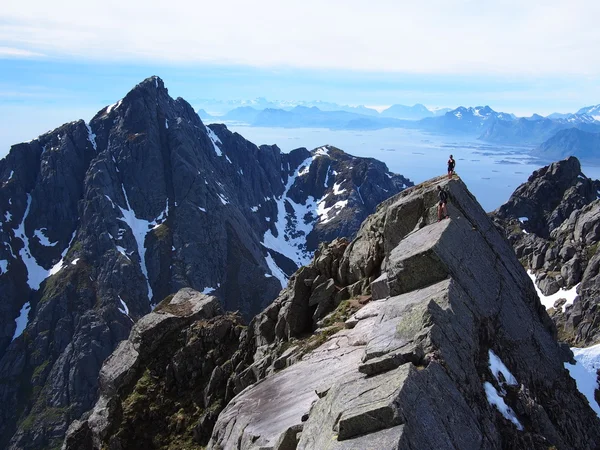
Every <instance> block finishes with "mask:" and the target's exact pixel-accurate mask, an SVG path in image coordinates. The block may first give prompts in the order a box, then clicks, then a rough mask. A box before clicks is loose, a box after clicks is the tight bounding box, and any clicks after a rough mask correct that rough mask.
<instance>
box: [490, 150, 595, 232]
mask: <svg viewBox="0 0 600 450" xmlns="http://www.w3.org/2000/svg"><path fill="white" fill-rule="evenodd" d="M599 188H600V186H598V184H597V182H594V181H593V180H590V179H589V178H587V177H586V176H585V175H583V174H582V173H581V164H580V163H579V160H578V159H577V158H575V157H569V158H567V159H565V160H563V161H558V162H555V163H552V164H550V165H549V166H546V167H543V168H542V169H539V170H537V171H534V172H533V173H532V174H531V176H530V177H529V179H528V180H527V182H525V183H523V184H522V185H521V186H519V187H518V188H517V189H516V190H515V192H514V193H513V194H512V195H511V197H510V199H509V200H508V202H506V203H505V204H504V205H502V206H501V207H500V208H499V210H498V212H497V216H498V217H500V218H502V219H508V218H513V219H517V218H522V220H523V221H524V222H525V224H524V227H525V230H526V231H528V232H532V233H534V234H536V235H538V236H541V237H548V236H549V235H550V233H551V232H552V230H554V229H555V228H557V227H558V226H559V225H560V224H562V223H563V222H564V221H565V220H566V219H567V218H568V217H569V216H570V214H571V213H572V212H573V211H574V210H576V209H579V208H581V207H583V206H585V205H587V204H588V203H590V202H592V201H593V200H596V198H598V189H599Z"/></svg>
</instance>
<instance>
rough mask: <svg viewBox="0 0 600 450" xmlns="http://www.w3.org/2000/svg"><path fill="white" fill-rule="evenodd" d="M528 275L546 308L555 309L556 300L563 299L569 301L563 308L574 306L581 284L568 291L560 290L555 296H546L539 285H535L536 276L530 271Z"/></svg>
mask: <svg viewBox="0 0 600 450" xmlns="http://www.w3.org/2000/svg"><path fill="white" fill-rule="evenodd" d="M527 275H529V278H531V281H533V286H534V287H535V292H537V295H538V297H539V298H540V301H541V302H542V305H544V307H545V308H546V309H548V308H554V302H556V300H558V299H561V298H564V299H566V300H567V302H566V303H565V304H564V305H563V306H568V305H572V304H573V301H574V300H575V297H577V287H578V286H579V284H577V285H576V286H573V287H572V288H571V289H568V290H565V289H559V290H558V292H556V293H555V294H552V295H544V294H543V293H542V291H541V290H540V288H538V286H537V284H536V283H535V274H534V273H533V271H531V270H528V271H527Z"/></svg>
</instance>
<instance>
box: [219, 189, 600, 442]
mask: <svg viewBox="0 0 600 450" xmlns="http://www.w3.org/2000/svg"><path fill="white" fill-rule="evenodd" d="M437 185H442V186H444V188H445V189H447V190H448V192H449V194H450V204H449V208H448V209H449V212H450V216H451V217H450V219H448V220H444V221H442V222H437V221H436V215H435V207H436V193H435V189H436V187H437ZM400 211H402V212H403V214H401V213H400ZM386 231H387V232H386ZM323 251H324V252H327V249H326V248H323ZM338 258H339V260H340V262H339V265H338V267H339V268H338V272H337V275H336V276H333V279H334V281H335V284H336V287H337V288H338V289H339V290H340V291H343V290H344V289H346V290H347V291H348V292H349V293H350V294H349V295H350V299H349V300H347V301H352V300H353V298H354V297H353V296H354V295H361V294H362V295H371V296H372V300H371V302H370V303H367V306H365V307H364V308H363V309H361V310H359V311H358V312H357V313H354V314H353V315H352V316H351V317H350V320H351V322H352V325H353V327H352V328H346V327H345V326H344V324H343V323H342V326H344V329H341V330H340V331H338V332H337V333H335V334H333V335H330V336H328V337H327V338H326V340H325V341H324V342H323V343H322V344H321V345H320V346H319V347H317V348H316V349H313V350H311V351H309V352H308V353H305V354H304V355H300V358H299V360H298V361H297V362H295V363H292V364H290V365H289V366H287V367H286V368H284V369H283V370H280V371H274V370H271V369H268V366H269V364H270V363H269V357H268V352H269V350H268V349H269V348H271V349H275V348H277V343H278V342H283V341H286V339H290V338H291V336H292V335H293V333H291V334H290V333H289V331H291V330H290V328H287V327H286V326H285V321H286V314H287V313H286V311H289V309H288V308H290V307H291V306H288V305H291V304H292V303H294V304H296V305H306V306H307V308H308V299H309V298H310V292H306V293H304V295H300V296H293V295H290V294H291V293H290V294H287V297H281V298H280V299H278V300H276V302H275V303H274V305H273V308H277V310H276V311H278V312H277V314H275V310H273V311H272V312H271V315H270V317H271V319H270V320H271V321H272V322H271V323H273V322H278V323H281V326H278V325H276V324H275V323H273V325H272V326H273V327H274V329H275V332H274V334H272V335H271V336H272V337H270V338H267V339H261V338H259V337H258V336H259V335H260V329H259V328H255V330H256V331H255V339H254V342H255V347H254V349H255V350H256V352H255V355H254V359H253V361H254V362H253V363H252V364H253V365H254V367H255V369H256V370H255V373H258V374H259V375H258V377H257V379H259V381H258V382H257V383H256V384H254V385H249V386H247V387H246V388H245V389H243V390H240V392H239V393H238V394H237V395H236V396H235V397H234V398H233V399H232V400H231V402H230V403H229V404H228V405H227V406H226V407H225V409H224V410H223V411H222V412H221V414H220V415H219V418H218V420H217V422H216V424H215V427H214V431H213V434H212V437H211V440H210V443H209V448H211V449H254V448H261V449H278V450H283V449H288V448H292V449H293V448H298V449H359V448H382V449H423V448H439V449H444V448H448V449H456V448H461V449H462V448H465V449H467V448H491V449H494V448H498V449H500V448H514V449H517V448H519V449H521V448H535V449H538V448H539V449H547V448H550V447H552V446H554V447H556V448H561V449H562V448H565V449H570V448H572V449H593V448H596V447H598V445H600V427H599V425H600V421H599V419H598V417H597V416H596V415H595V414H594V413H593V411H592V410H591V409H590V407H589V405H588V404H587V400H586V399H585V398H584V397H583V396H582V395H581V394H580V393H579V392H578V391H577V389H576V387H575V383H574V381H573V380H572V379H571V378H570V377H569V375H568V373H567V372H566V370H565V369H564V368H563V362H564V361H565V360H566V359H568V358H570V355H569V351H568V349H567V350H565V349H564V348H563V347H561V346H560V345H559V344H558V343H557V341H556V329H555V327H554V325H553V323H552V321H551V320H550V318H549V316H548V314H547V313H546V310H545V309H544V308H543V306H542V305H541V304H540V301H539V299H538V297H537V295H536V293H535V290H534V287H533V284H532V282H531V280H530V279H529V277H528V276H527V274H526V272H525V270H524V269H523V267H522V266H521V264H520V263H519V260H518V259H517V258H516V257H515V255H514V252H513V250H512V248H511V247H510V245H509V244H508V242H507V241H506V240H505V239H504V238H503V237H502V236H501V235H500V233H499V232H498V231H497V230H496V228H495V227H494V224H493V223H492V221H491V220H490V219H489V218H488V217H487V215H486V214H485V212H484V211H483V210H482V208H481V207H480V206H479V204H478V203H477V201H476V200H475V198H474V197H473V196H472V195H471V194H470V193H469V191H468V190H467V188H466V187H465V185H464V184H463V183H462V182H461V181H460V180H457V179H453V180H451V181H448V180H446V179H443V178H440V179H434V180H431V181H429V182H426V183H423V184H421V185H418V186H415V187H414V188H411V189H408V190H407V191H405V192H403V193H401V194H399V195H397V196H395V197H393V198H391V199H389V200H387V201H386V202H384V203H383V204H382V205H380V207H379V208H378V210H377V211H376V213H375V214H374V215H372V216H371V217H369V218H368V219H367V220H366V221H365V222H364V223H363V225H362V227H361V230H360V231H359V233H358V235H357V237H356V239H355V240H353V241H352V242H351V243H349V244H347V245H346V247H345V249H344V252H343V255H341V257H338ZM316 259H318V257H316V258H315V260H316ZM314 263H315V261H313V263H312V264H311V265H310V266H308V267H307V268H305V269H303V270H304V273H303V274H301V273H302V271H301V273H298V274H297V276H298V277H300V276H305V277H306V279H315V277H317V276H318V275H319V273H318V272H319V271H318V269H316V268H315V264H314ZM427 268H431V270H430V271H428V270H427ZM383 274H385V275H386V276H383V277H382V275H383ZM371 282H375V285H377V286H378V287H377V289H374V290H373V292H371V288H370V283H371ZM296 283H298V280H296ZM302 284H303V286H305V285H306V284H305V283H302ZM288 289H290V290H291V291H294V292H296V293H298V290H297V289H295V288H294V285H293V284H291V285H290V286H289V287H288ZM307 289H308V288H307ZM383 295H385V297H384V296H383ZM267 311H268V310H267ZM267 311H265V312H264V313H262V314H266V315H268V314H269V313H268V312H267ZM282 311H283V312H282ZM336 311H337V310H336ZM363 311H364V312H363ZM310 313H311V311H310V309H308V310H307V311H306V316H305V317H306V319H305V321H304V324H305V327H304V330H306V329H307V328H306V327H310V321H309V318H310V317H311V315H310ZM361 313H362V314H361ZM334 314H335V313H334ZM260 317H261V315H259V316H257V318H256V319H255V320H257V319H259V320H260ZM262 323H263V324H266V323H267V322H265V321H263V322H262ZM307 324H308V325H307ZM278 329H280V330H281V331H280V332H279V334H278V332H277V330H278ZM286 330H287V331H288V333H287V334H286ZM296 331H297V332H299V331H300V329H296ZM317 331H318V330H317ZM492 353H493V354H495V355H497V356H498V357H499V358H500V359H501V361H502V362H503V364H504V365H505V366H506V367H507V368H508V370H509V371H510V373H511V374H512V375H513V376H514V378H515V379H516V384H514V385H510V386H509V385H507V383H506V380H505V379H504V378H502V377H501V376H498V375H497V374H496V373H492V371H491V369H490V355H491V354H492ZM258 361H261V362H262V366H261V365H260V364H257V362H258ZM265 365H266V366H267V369H264V367H265ZM251 367H252V365H251ZM260 367H262V368H263V369H264V370H262V372H261V370H260ZM490 389H491V390H493V391H494V392H496V394H497V395H496V396H490V394H489V392H490ZM495 398H501V399H502V401H503V402H504V404H505V405H506V406H507V408H506V409H504V410H503V412H501V411H500V410H499V409H498V407H497V406H495V405H496V403H494V399H495ZM507 411H508V412H507ZM575 429H576V430H578V431H577V432H576V433H575V432H573V430H575Z"/></svg>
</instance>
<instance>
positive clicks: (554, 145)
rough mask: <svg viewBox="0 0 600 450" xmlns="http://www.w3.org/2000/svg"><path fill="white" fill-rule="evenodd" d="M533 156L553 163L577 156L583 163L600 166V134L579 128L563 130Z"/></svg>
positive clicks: (534, 152) (541, 146)
mask: <svg viewBox="0 0 600 450" xmlns="http://www.w3.org/2000/svg"><path fill="white" fill-rule="evenodd" d="M533 154H534V155H535V156H538V157H540V158H543V159H547V160H552V161H555V160H558V159H564V158H567V157H569V156H576V157H577V158H578V159H580V160H581V161H583V162H587V163H591V164H600V133H590V132H587V131H583V130H579V129H577V128H569V129H566V130H561V131H559V132H558V133H556V134H555V135H554V136H552V137H551V138H550V139H548V140H547V141H545V142H544V143H543V144H542V145H540V146H539V147H538V148H537V149H535V150H534V151H533Z"/></svg>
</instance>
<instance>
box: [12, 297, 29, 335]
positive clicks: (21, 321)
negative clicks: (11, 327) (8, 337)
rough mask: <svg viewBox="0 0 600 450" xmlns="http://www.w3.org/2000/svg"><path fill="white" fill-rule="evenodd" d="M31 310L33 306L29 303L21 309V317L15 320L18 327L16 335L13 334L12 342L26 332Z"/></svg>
mask: <svg viewBox="0 0 600 450" xmlns="http://www.w3.org/2000/svg"><path fill="white" fill-rule="evenodd" d="M30 309H31V305H30V304H29V302H27V303H25V304H24V305H23V307H22V308H21V311H20V312H19V317H17V318H16V319H15V324H16V325H17V328H16V330H15V334H13V338H12V341H14V340H15V339H16V338H18V337H19V336H21V334H23V331H25V328H27V323H28V321H29V310H30ZM12 341H11V342H12Z"/></svg>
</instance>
